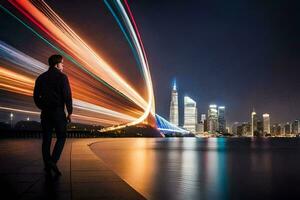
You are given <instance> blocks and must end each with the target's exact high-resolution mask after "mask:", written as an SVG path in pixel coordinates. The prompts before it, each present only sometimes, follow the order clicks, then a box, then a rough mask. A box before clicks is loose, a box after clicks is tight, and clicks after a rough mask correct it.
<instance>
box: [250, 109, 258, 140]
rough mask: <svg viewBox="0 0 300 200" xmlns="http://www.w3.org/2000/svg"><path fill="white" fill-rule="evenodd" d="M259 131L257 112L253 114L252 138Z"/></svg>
mask: <svg viewBox="0 0 300 200" xmlns="http://www.w3.org/2000/svg"><path fill="white" fill-rule="evenodd" d="M256 131H257V115H256V112H254V111H253V112H252V113H251V134H252V137H253V136H254V135H255V132H256Z"/></svg>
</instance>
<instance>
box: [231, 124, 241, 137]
mask: <svg viewBox="0 0 300 200" xmlns="http://www.w3.org/2000/svg"><path fill="white" fill-rule="evenodd" d="M239 124H240V123H239V122H234V123H233V124H232V127H231V133H232V134H233V135H238V134H237V128H238V126H239Z"/></svg>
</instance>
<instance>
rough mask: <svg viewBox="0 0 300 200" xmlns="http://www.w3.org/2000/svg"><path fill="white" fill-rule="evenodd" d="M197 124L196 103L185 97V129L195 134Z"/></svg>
mask: <svg viewBox="0 0 300 200" xmlns="http://www.w3.org/2000/svg"><path fill="white" fill-rule="evenodd" d="M196 124H197V106H196V102H195V101H194V100H193V99H191V98H190V97H188V96H185V97H184V125H183V128H185V129H187V130H189V131H191V132H193V133H195V132H196Z"/></svg>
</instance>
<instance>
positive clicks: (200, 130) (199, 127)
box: [196, 122, 204, 134]
mask: <svg viewBox="0 0 300 200" xmlns="http://www.w3.org/2000/svg"><path fill="white" fill-rule="evenodd" d="M196 133H199V134H203V133H204V123H203V122H200V123H198V124H197V125H196Z"/></svg>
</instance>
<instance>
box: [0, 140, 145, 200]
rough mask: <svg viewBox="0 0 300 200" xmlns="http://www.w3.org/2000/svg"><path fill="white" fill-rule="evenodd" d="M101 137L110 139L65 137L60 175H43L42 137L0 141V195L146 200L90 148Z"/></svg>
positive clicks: (9, 196) (35, 197)
mask: <svg viewBox="0 0 300 200" xmlns="http://www.w3.org/2000/svg"><path fill="white" fill-rule="evenodd" d="M54 140H55V139H54ZM54 140H53V141H52V143H54ZM102 140H110V139H67V142H66V145H65V148H64V151H63V154H62V157H61V160H60V161H59V163H58V167H59V168H60V170H61V172H62V174H63V175H62V176H61V177H58V178H49V177H46V176H45V173H44V170H43V163H42V156H41V144H42V141H41V139H3V140H0V177H1V178H0V184H1V185H0V190H1V196H2V197H4V195H8V196H7V198H5V199H51V200H52V199H63V200H69V199H89V200H93V199H98V200H101V199H110V200H114V199H124V200H126V199H128V200H135V199H136V200H139V199H145V198H144V197H143V196H142V195H141V194H139V193H138V192H137V191H135V190H134V189H133V188H132V187H130V186H129V185H128V184H127V183H126V182H125V181H124V180H122V179H121V178H120V177H119V176H117V175H116V174H115V173H114V172H113V171H112V170H110V169H109V168H108V167H107V165H106V164H105V163H104V162H103V161H102V160H101V159H99V158H98V157H97V156H96V155H95V154H94V153H93V152H92V151H91V150H90V148H89V145H90V144H92V143H94V142H98V141H102Z"/></svg>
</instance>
